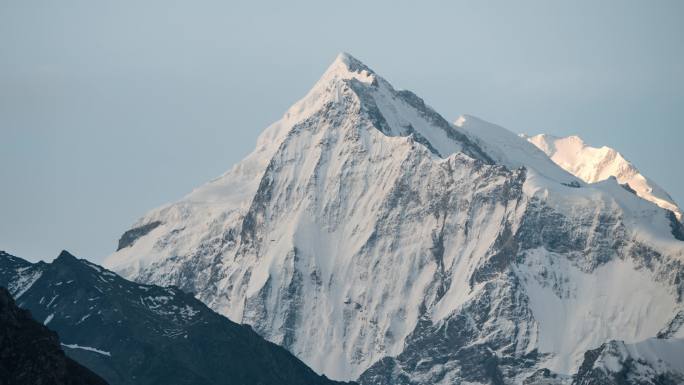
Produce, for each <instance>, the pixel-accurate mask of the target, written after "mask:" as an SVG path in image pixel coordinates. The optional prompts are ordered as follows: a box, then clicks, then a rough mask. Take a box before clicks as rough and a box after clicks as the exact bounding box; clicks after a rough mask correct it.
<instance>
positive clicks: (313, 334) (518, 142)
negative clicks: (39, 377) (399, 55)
mask: <svg viewBox="0 0 684 385" xmlns="http://www.w3.org/2000/svg"><path fill="white" fill-rule="evenodd" d="M457 123H458V124H456V125H454V124H450V123H448V122H447V121H446V120H444V119H443V118H442V117H441V116H440V115H439V114H437V113H436V112H435V111H434V110H432V109H431V108H430V107H428V106H427V105H426V104H425V103H424V102H423V100H422V99H420V98H419V97H417V96H416V95H414V94H413V93H411V92H409V91H397V90H395V89H394V88H393V87H392V86H391V85H390V84H389V83H388V82H387V81H386V80H384V79H383V78H381V77H380V76H378V75H377V74H376V73H375V72H373V71H372V70H370V69H369V68H368V67H366V66H365V65H363V64H361V63H360V62H359V61H358V60H356V59H354V58H352V57H351V56H349V55H346V54H342V55H340V56H339V57H338V58H337V59H336V60H335V62H334V63H333V64H332V65H331V67H330V68H329V69H328V71H326V73H325V74H324V75H323V77H322V78H321V80H319V82H318V83H317V84H316V85H315V86H314V88H313V89H312V90H311V91H310V92H309V94H307V95H306V96H305V97H304V98H303V99H302V100H301V101H299V102H298V103H297V104H295V105H294V106H293V107H292V108H291V109H290V110H288V112H286V114H285V116H284V117H283V119H281V120H280V121H278V122H276V123H275V124H273V125H272V126H271V127H269V128H267V129H266V131H265V132H264V133H263V134H262V135H261V137H260V139H259V141H258V144H257V148H256V150H255V151H254V152H253V153H252V154H251V155H250V156H248V157H247V158H246V159H245V160H243V161H242V162H241V163H239V164H238V165H236V166H235V167H234V168H233V169H231V170H230V171H229V172H227V173H226V174H224V175H223V176H221V177H219V178H217V179H216V180H214V181H212V182H210V183H208V184H207V185H205V186H202V187H200V188H199V189H197V190H195V191H193V192H192V193H191V194H189V195H188V196H186V197H185V198H183V199H182V200H181V201H179V202H177V203H174V204H171V205H168V206H165V207H162V208H160V209H157V210H153V211H151V212H150V213H148V214H147V215H145V216H144V217H143V218H141V219H140V220H139V221H138V222H137V223H136V224H135V225H134V228H133V229H131V230H129V231H128V232H126V234H124V236H123V237H122V240H121V242H120V249H119V250H118V251H117V252H115V253H114V254H113V255H112V256H110V257H109V258H108V259H107V261H106V262H105V263H106V265H107V266H108V267H110V268H112V269H113V270H116V271H118V272H120V273H121V274H123V275H125V276H127V277H129V278H132V279H134V280H136V281H139V282H148V283H156V284H162V285H169V284H173V285H178V286H180V287H181V288H183V289H185V290H188V291H191V292H193V293H195V294H196V296H197V297H198V298H200V299H201V300H203V301H204V302H205V303H207V304H208V305H209V306H210V307H212V308H213V309H215V310H217V311H219V312H221V313H223V314H225V315H227V316H228V317H229V318H231V319H233V320H235V321H237V322H242V323H247V324H250V325H252V326H253V327H254V328H255V330H257V331H258V332H259V333H260V334H261V335H263V336H264V337H266V338H267V339H269V340H271V341H274V342H277V343H279V344H282V345H284V346H285V347H287V348H288V349H289V350H290V351H292V352H293V353H295V355H297V356H298V357H299V358H301V359H302V360H304V362H306V363H307V364H309V365H310V366H312V367H313V368H314V369H315V370H317V371H319V372H323V373H325V374H326V375H328V376H329V377H332V378H335V379H355V378H357V377H359V378H360V381H361V382H362V383H366V384H390V383H391V384H395V383H399V384H407V383H421V384H434V383H450V382H470V383H520V382H522V381H523V380H524V379H525V378H527V377H529V376H532V375H536V374H538V373H537V371H538V370H543V369H545V368H546V369H550V370H553V371H555V372H558V375H557V376H556V377H554V378H558V379H560V380H559V381H561V380H562V381H565V380H566V379H567V378H569V377H568V376H569V375H570V374H573V373H575V372H576V371H577V370H578V368H579V366H580V364H581V362H582V357H583V354H584V352H585V351H586V350H587V349H588V348H592V349H593V348H597V347H598V346H600V345H601V344H603V343H605V342H607V341H608V339H613V340H625V341H627V342H630V343H631V342H638V341H639V340H641V339H646V338H650V337H654V336H655V335H656V334H660V335H662V336H666V337H668V338H669V337H681V336H682V333H684V331H683V330H681V329H682V328H681V327H680V326H681V322H679V321H677V320H678V319H679V318H677V317H678V314H681V317H682V318H683V319H684V313H680V311H681V309H682V304H681V301H682V294H683V293H684V283H682V282H684V268H683V267H682V261H683V260H684V242H681V241H680V240H678V239H676V238H675V236H673V234H674V233H675V231H674V229H673V228H672V227H671V222H670V221H669V220H668V217H667V215H666V212H665V210H662V209H660V208H658V207H657V206H655V205H653V204H651V203H649V202H646V201H644V200H642V199H639V198H638V197H636V196H635V195H633V194H631V193H629V192H628V191H626V190H625V189H624V188H622V187H620V186H619V185H618V184H617V182H616V181H615V180H614V179H613V180H607V181H604V182H602V183H597V184H591V185H589V184H586V183H584V182H581V181H579V180H577V178H575V177H574V176H573V175H571V174H569V173H568V172H566V171H564V170H563V169H561V168H560V167H558V166H557V165H555V164H554V163H553V162H552V161H551V160H549V159H548V157H546V156H545V155H544V154H543V153H542V152H541V151H539V150H538V149H536V148H535V147H534V146H533V145H531V144H530V143H528V142H527V141H526V140H524V139H522V138H520V137H518V136H516V135H514V134H512V133H510V132H508V131H506V130H505V129H503V128H501V127H498V126H494V125H491V124H489V123H486V122H484V121H480V120H476V118H472V117H463V118H462V119H459V122H457ZM625 279H628V281H627V282H625ZM635 279H636V280H639V281H643V282H644V285H642V286H641V287H643V288H644V293H643V295H634V287H633V286H630V285H631V284H632V283H633V282H632V280H635ZM585 285H593V286H589V287H591V288H592V290H594V292H592V291H590V290H584V289H580V287H584V286H585ZM547 306H550V309H552V311H553V312H556V313H553V314H552V313H549V312H548V310H547ZM641 309H652V310H653V311H646V312H644V311H642V310H641ZM558 312H565V314H567V317H565V318H563V319H564V320H565V321H566V323H565V324H563V327H564V328H566V329H567V330H574V331H577V332H580V331H581V333H583V334H582V338H581V340H577V339H574V338H573V337H572V335H569V334H568V333H567V332H566V331H565V330H561V329H560V326H559V324H558V320H557V319H556V318H554V317H555V316H557V315H558ZM623 316H625V317H628V318H626V319H625V320H624V322H623V321H620V322H617V323H615V322H613V321H615V320H616V319H620V320H623V318H621V317H623ZM630 320H634V322H631V321H630ZM530 378H532V377H530ZM534 378H536V377H534Z"/></svg>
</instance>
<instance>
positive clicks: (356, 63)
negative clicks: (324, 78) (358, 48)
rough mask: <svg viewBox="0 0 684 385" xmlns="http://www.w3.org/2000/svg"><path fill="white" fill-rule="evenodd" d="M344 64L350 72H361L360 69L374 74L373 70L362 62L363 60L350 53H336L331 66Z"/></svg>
mask: <svg viewBox="0 0 684 385" xmlns="http://www.w3.org/2000/svg"><path fill="white" fill-rule="evenodd" d="M340 65H341V66H344V68H346V69H347V70H348V71H351V72H361V71H364V70H365V71H367V72H368V73H369V74H375V71H373V70H372V69H370V67H368V66H367V65H365V64H363V62H362V61H361V60H359V59H357V58H355V57H354V56H352V55H351V54H349V53H347V52H340V53H338V54H337V57H336V58H335V60H334V61H333V64H332V65H331V67H333V66H334V67H338V66H340Z"/></svg>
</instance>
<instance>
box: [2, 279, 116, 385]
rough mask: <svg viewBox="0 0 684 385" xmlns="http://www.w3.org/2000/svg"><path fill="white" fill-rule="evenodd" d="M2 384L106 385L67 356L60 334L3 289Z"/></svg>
mask: <svg viewBox="0 0 684 385" xmlns="http://www.w3.org/2000/svg"><path fill="white" fill-rule="evenodd" d="M0 384H2V385H14V384H36V385H41V384H44V385H106V384H107V383H106V382H105V381H104V380H103V379H102V378H100V377H99V376H97V375H96V374H95V373H93V372H91V371H90V370H89V369H86V368H85V367H83V366H81V365H80V364H78V363H77V362H75V361H74V360H72V359H71V358H69V357H67V356H66V355H65V354H64V351H62V349H61V348H60V343H59V338H58V337H57V333H55V332H53V331H52V330H50V329H48V328H47V327H45V326H43V325H42V324H40V323H38V322H37V321H36V320H34V319H33V318H32V317H31V314H30V313H29V311H28V310H23V309H20V308H18V307H17V305H16V304H15V303H14V300H13V299H12V296H11V295H10V293H9V292H8V291H7V289H5V288H4V287H0Z"/></svg>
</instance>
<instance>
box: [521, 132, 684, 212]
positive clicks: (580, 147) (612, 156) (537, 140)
mask: <svg viewBox="0 0 684 385" xmlns="http://www.w3.org/2000/svg"><path fill="white" fill-rule="evenodd" d="M525 138H527V140H528V141H529V142H530V143H532V144H534V145H535V146H537V147H538V148H539V149H540V150H542V151H544V153H546V154H547V155H548V156H549V157H550V158H551V159H552V160H553V161H554V162H556V164H558V165H559V166H561V167H562V168H563V169H564V170H567V171H568V172H570V173H571V174H573V175H575V176H577V177H578V178H580V179H582V180H583V181H585V182H587V183H594V182H599V181H602V180H606V179H608V178H610V177H615V178H617V180H618V182H619V183H620V184H624V185H627V186H629V188H630V189H632V190H633V191H634V192H635V193H636V194H637V195H638V196H640V197H641V198H644V199H646V200H648V201H651V202H653V203H655V204H657V205H658V206H660V207H662V208H664V209H667V210H670V211H672V212H673V213H674V214H675V215H676V217H677V219H678V220H680V221H681V220H682V211H681V210H680V208H679V207H678V206H677V204H676V203H675V202H674V201H673V200H672V198H671V197H670V195H669V194H668V193H667V192H666V191H665V190H663V189H662V188H661V187H660V186H658V185H657V184H656V183H655V182H653V181H652V180H650V179H648V178H646V177H645V176H644V175H642V174H641V173H640V172H639V170H638V169H637V168H636V167H635V166H634V165H633V164H632V163H630V162H629V161H628V160H626V159H625V158H624V157H623V156H622V154H620V153H619V152H617V151H616V150H614V149H612V148H610V147H606V146H603V147H600V148H598V147H592V146H589V145H587V144H586V143H585V142H584V141H583V140H582V138H580V137H578V136H576V135H572V136H567V137H564V138H559V137H555V136H553V135H546V134H541V135H535V136H531V137H525Z"/></svg>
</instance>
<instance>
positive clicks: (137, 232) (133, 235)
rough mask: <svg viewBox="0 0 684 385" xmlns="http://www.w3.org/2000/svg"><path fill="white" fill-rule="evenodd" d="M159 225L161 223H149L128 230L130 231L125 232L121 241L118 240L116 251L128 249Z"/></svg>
mask: <svg viewBox="0 0 684 385" xmlns="http://www.w3.org/2000/svg"><path fill="white" fill-rule="evenodd" d="M159 225H161V222H159V221H156V222H150V223H146V224H144V225H142V226H140V227H136V228H134V229H130V230H128V231H126V232H125V233H123V235H122V236H121V239H119V246H117V248H116V250H117V251H119V250H121V249H123V248H124V247H128V246H130V245H132V244H133V243H134V242H135V241H136V240H137V239H138V238H140V237H142V236H145V235H147V233H149V232H150V231H152V230H154V229H155V228H157V227H158V226H159Z"/></svg>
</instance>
